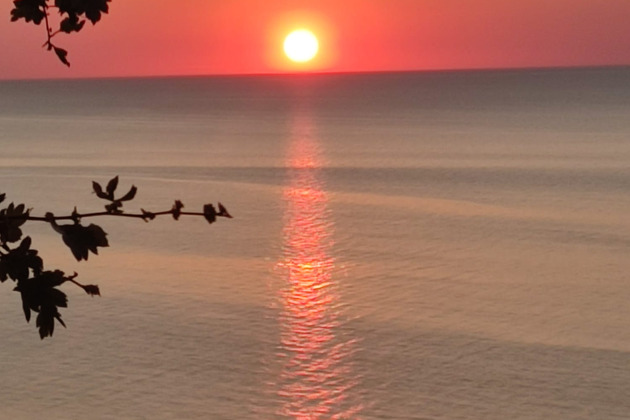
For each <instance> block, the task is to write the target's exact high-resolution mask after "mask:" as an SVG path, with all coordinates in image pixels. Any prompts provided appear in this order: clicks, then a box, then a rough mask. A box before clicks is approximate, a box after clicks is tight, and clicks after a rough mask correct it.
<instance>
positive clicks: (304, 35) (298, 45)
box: [284, 29, 319, 63]
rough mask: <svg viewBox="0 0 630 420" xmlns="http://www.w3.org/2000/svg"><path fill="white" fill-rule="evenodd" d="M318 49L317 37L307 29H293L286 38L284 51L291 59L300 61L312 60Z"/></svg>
mask: <svg viewBox="0 0 630 420" xmlns="http://www.w3.org/2000/svg"><path fill="white" fill-rule="evenodd" d="M318 50H319V42H318V41H317V37H316V36H315V35H313V33H312V32H311V31H309V30H306V29H298V30H296V31H293V32H291V33H290V34H289V35H287V37H286V38H285V39H284V53H285V54H286V55H287V57H289V59H290V60H292V61H295V62H298V63H305V62H307V61H310V60H312V59H313V57H315V55H317V51H318Z"/></svg>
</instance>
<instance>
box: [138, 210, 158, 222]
mask: <svg viewBox="0 0 630 420" xmlns="http://www.w3.org/2000/svg"><path fill="white" fill-rule="evenodd" d="M140 211H141V212H142V220H144V221H145V222H148V221H149V220H153V219H155V213H151V212H150V211H146V210H145V209H140Z"/></svg>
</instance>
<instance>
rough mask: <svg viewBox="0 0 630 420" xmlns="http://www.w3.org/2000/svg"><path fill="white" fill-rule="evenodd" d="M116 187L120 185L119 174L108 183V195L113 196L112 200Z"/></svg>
mask: <svg viewBox="0 0 630 420" xmlns="http://www.w3.org/2000/svg"><path fill="white" fill-rule="evenodd" d="M116 187H118V176H115V177H113V178H112V179H110V180H109V182H108V183H107V196H108V197H111V198H110V200H111V199H113V198H114V191H116Z"/></svg>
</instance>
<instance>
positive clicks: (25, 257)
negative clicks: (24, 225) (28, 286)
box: [0, 236, 43, 282]
mask: <svg viewBox="0 0 630 420" xmlns="http://www.w3.org/2000/svg"><path fill="white" fill-rule="evenodd" d="M30 246H31V238H30V237H29V236H27V237H26V238H24V240H22V242H21V243H20V245H19V246H18V247H17V248H15V249H12V250H10V251H9V252H8V253H6V254H4V255H2V258H1V259H0V281H2V282H4V281H6V280H7V279H8V278H11V279H13V280H18V281H19V280H26V279H28V277H29V270H32V271H33V274H35V275H39V274H40V273H41V271H42V269H43V262H42V259H41V258H40V257H39V256H37V250H35V249H30Z"/></svg>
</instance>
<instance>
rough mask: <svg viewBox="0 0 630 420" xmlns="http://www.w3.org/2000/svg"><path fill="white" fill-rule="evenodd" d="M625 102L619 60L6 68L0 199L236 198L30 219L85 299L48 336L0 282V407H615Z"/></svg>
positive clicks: (604, 415)
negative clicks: (303, 70)
mask: <svg viewBox="0 0 630 420" xmlns="http://www.w3.org/2000/svg"><path fill="white" fill-rule="evenodd" d="M628 115H630V70H629V69H628V68H607V69H595V68H585V69H572V70H527V71H525V70H523V71H479V72H443V73H440V72H435V73H383V74H355V75H351V74H346V75H343V74H337V75H332V74H331V75H294V76H258V77H249V76H239V77H211V78H203V77H199V78H195V77H192V78H153V79H94V80H74V81H69V80H63V81H20V82H0V127H1V129H0V147H1V148H2V153H1V154H0V192H5V193H7V198H8V201H15V202H24V203H26V204H27V206H28V207H32V208H33V210H32V213H33V214H35V215H43V214H44V213H45V212H46V211H53V212H54V213H55V214H64V213H69V212H71V211H72V209H73V208H74V206H75V205H76V206H77V207H78V209H79V210H80V211H91V210H99V209H100V208H101V203H100V201H99V200H98V199H97V198H96V197H95V196H94V194H91V181H92V180H96V181H99V182H106V181H107V180H108V179H110V178H111V177H113V176H114V175H119V176H120V183H121V188H123V189H124V188H128V187H129V186H130V185H131V184H134V185H137V186H138V194H137V197H136V199H135V200H134V201H132V202H131V203H129V209H130V210H131V209H133V210H138V209H139V208H140V207H142V208H145V209H147V210H161V209H168V208H170V206H171V205H172V201H173V200H174V199H180V200H182V201H183V202H184V204H185V205H186V208H185V209H187V210H191V211H194V210H197V209H201V206H202V205H203V204H204V203H207V202H216V201H221V202H222V203H224V204H225V205H226V206H227V207H228V208H229V210H230V212H231V213H232V214H233V215H234V216H235V218H234V219H232V220H220V221H219V223H216V224H214V225H212V226H208V225H207V223H205V221H203V220H193V219H184V220H180V221H178V222H175V221H173V220H155V221H152V222H151V223H148V224H145V223H142V222H140V221H135V220H118V219H105V218H103V219H100V220H98V223H99V224H100V225H101V226H102V227H103V228H104V229H105V230H106V231H107V232H108V234H109V236H108V238H109V241H110V244H111V247H110V248H105V249H103V250H102V252H101V253H100V254H101V255H99V256H94V258H92V256H91V257H90V260H89V261H88V262H87V263H86V262H82V263H80V264H78V263H76V261H75V260H74V259H73V257H72V255H71V254H70V252H69V250H67V249H65V247H64V246H63V245H62V243H61V241H60V238H59V237H58V236H56V235H57V234H56V233H55V232H54V231H52V229H51V228H50V227H49V226H47V225H45V224H37V223H32V224H30V225H27V227H26V228H25V231H26V234H28V235H31V236H32V237H33V242H34V247H35V248H37V249H38V250H39V251H40V255H42V256H43V258H44V261H45V264H46V268H48V269H54V268H59V269H62V270H64V271H66V272H73V271H77V272H78V273H79V278H78V279H79V280H82V281H83V282H86V283H97V284H99V286H100V287H101V291H102V295H103V296H102V297H100V298H94V299H92V298H89V297H87V296H85V294H83V292H82V291H80V290H73V289H72V288H69V289H68V294H69V299H70V302H69V305H70V307H69V308H68V309H67V310H64V312H63V318H64V320H65V321H66V323H67V325H68V328H67V329H63V328H61V329H57V330H56V331H55V336H54V338H52V339H47V340H44V341H40V340H39V336H38V335H37V332H36V329H35V327H34V325H29V324H26V323H25V321H24V317H23V314H22V309H21V304H20V302H19V295H18V294H17V293H15V292H13V291H12V290H11V289H12V286H11V285H10V284H3V287H2V288H0V302H1V305H2V307H3V308H4V309H3V316H2V318H1V320H0V331H2V332H3V334H4V335H3V337H4V338H3V345H2V348H3V357H2V358H0V376H1V377H2V378H3V385H4V388H3V389H4V391H3V393H2V396H1V397H0V402H1V403H2V407H3V409H2V413H3V414H2V416H6V417H7V418H14V419H36V418H38V419H39V418H41V417H42V416H44V417H46V418H50V419H68V418H98V419H110V418H111V419H114V418H116V419H118V418H128V419H141V418H151V419H181V418H187V419H207V418H212V419H259V418H262V419H295V420H305V419H309V420H314V419H346V418H347V419H389V418H391V419H421V418H431V419H445V420H446V419H455V418H466V419H479V420H488V419H496V420H504V419H506V418H512V419H533V418H536V419H539V418H540V419H542V418H545V419H558V420H560V419H593V418H598V419H599V418H601V419H612V418H625V417H627V415H628V413H629V412H630V391H628V390H629V389H630V305H628V302H629V301H630V288H628V286H627V280H628V272H629V271H630V262H629V261H630V259H629V258H628V250H629V246H630V218H629V217H628V209H629V208H630V167H629V166H628V162H630V119H629V118H628V117H627V116H628ZM94 222H97V221H96V220H95V221H94ZM2 416H0V417H2Z"/></svg>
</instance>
